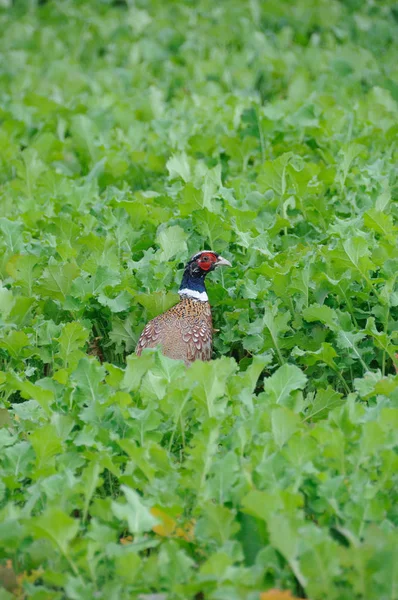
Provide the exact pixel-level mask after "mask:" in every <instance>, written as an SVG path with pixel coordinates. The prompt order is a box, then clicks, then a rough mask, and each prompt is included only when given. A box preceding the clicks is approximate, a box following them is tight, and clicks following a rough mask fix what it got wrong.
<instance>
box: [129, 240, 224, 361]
mask: <svg viewBox="0 0 398 600" xmlns="http://www.w3.org/2000/svg"><path fill="white" fill-rule="evenodd" d="M219 266H228V267H231V266H232V265H231V263H230V262H229V261H228V260H226V259H225V258H223V257H222V256H220V255H219V254H217V252H212V251H210V250H205V251H202V252H198V253H197V254H195V255H194V256H193V257H192V258H191V259H190V260H189V261H188V263H187V264H186V266H185V270H184V275H183V278H182V282H181V285H180V289H179V292H178V293H179V295H180V301H179V303H178V304H176V305H175V306H173V307H172V308H170V309H169V310H167V311H166V312H164V313H163V314H161V315H158V316H157V317H155V318H154V319H152V321H149V323H147V325H146V326H145V328H144V331H143V332H142V333H141V336H140V339H139V340H138V344H137V347H136V350H135V352H136V354H137V355H138V356H140V355H141V352H142V351H143V350H144V348H155V347H156V346H158V345H159V346H160V347H161V350H162V353H163V354H164V355H165V356H168V357H169V358H174V359H179V360H183V361H184V362H185V364H186V365H189V364H190V363H192V362H193V361H195V360H210V358H211V350H212V341H213V325H212V320H211V310H210V304H209V299H208V297H207V293H206V287H205V277H206V275H207V274H208V273H210V271H214V269H215V268H216V267H219Z"/></svg>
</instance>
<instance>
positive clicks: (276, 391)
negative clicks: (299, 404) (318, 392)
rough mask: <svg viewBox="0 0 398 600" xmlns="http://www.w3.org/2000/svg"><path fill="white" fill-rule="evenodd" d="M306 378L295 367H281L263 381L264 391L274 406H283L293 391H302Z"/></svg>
mask: <svg viewBox="0 0 398 600" xmlns="http://www.w3.org/2000/svg"><path fill="white" fill-rule="evenodd" d="M306 383H307V377H306V376H305V375H304V373H303V372H302V371H301V370H300V369H299V368H298V367H296V366H295V365H287V364H286V365H283V366H282V367H280V368H279V369H278V370H277V371H276V372H275V373H274V374H273V375H271V377H269V378H268V379H266V380H265V381H264V391H265V392H267V394H268V395H269V396H270V398H271V399H272V400H273V402H275V403H276V404H283V402H284V401H285V400H286V399H287V398H288V397H289V394H290V393H291V392H293V391H294V390H302V389H303V388H304V386H305V384H306Z"/></svg>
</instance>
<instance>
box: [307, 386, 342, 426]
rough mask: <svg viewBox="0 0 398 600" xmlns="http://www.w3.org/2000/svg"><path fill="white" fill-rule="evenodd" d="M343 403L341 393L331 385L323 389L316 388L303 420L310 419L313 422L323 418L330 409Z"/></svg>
mask: <svg viewBox="0 0 398 600" xmlns="http://www.w3.org/2000/svg"><path fill="white" fill-rule="evenodd" d="M343 403H344V400H343V397H342V394H339V393H338V392H336V391H335V390H333V389H332V388H331V387H327V388H326V389H325V390H323V389H321V390H318V391H317V392H316V395H315V398H314V400H313V401H312V403H311V405H310V407H309V409H308V412H307V414H306V417H305V420H309V419H311V421H312V422H315V421H319V420H320V419H325V418H326V417H327V415H328V413H329V412H330V411H331V410H333V409H334V408H337V407H338V406H341V405H342V404H343Z"/></svg>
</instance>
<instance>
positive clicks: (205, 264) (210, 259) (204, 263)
mask: <svg viewBox="0 0 398 600" xmlns="http://www.w3.org/2000/svg"><path fill="white" fill-rule="evenodd" d="M216 262H217V256H216V255H215V254H213V253H212V252H203V254H202V255H201V256H200V258H199V259H198V265H199V267H200V268H201V269H203V271H210V269H211V268H212V266H213V265H214V263H216Z"/></svg>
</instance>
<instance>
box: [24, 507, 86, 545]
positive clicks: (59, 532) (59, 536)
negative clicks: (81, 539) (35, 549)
mask: <svg viewBox="0 0 398 600" xmlns="http://www.w3.org/2000/svg"><path fill="white" fill-rule="evenodd" d="M30 529H31V531H32V533H33V535H34V536H35V537H36V538H37V539H40V538H42V537H44V538H46V539H48V540H50V542H51V543H52V545H53V546H54V547H55V548H59V549H60V550H61V552H62V554H63V555H64V556H67V555H68V552H69V544H70V542H71V541H72V540H73V539H74V538H75V537H76V535H77V532H78V530H79V524H78V522H77V521H75V520H74V519H72V518H71V517H69V516H68V515H67V514H65V512H63V511H62V510H60V509H59V508H55V507H51V508H48V509H47V510H46V512H45V513H44V514H43V515H41V516H40V517H36V518H35V519H34V520H32V521H31V524H30Z"/></svg>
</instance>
